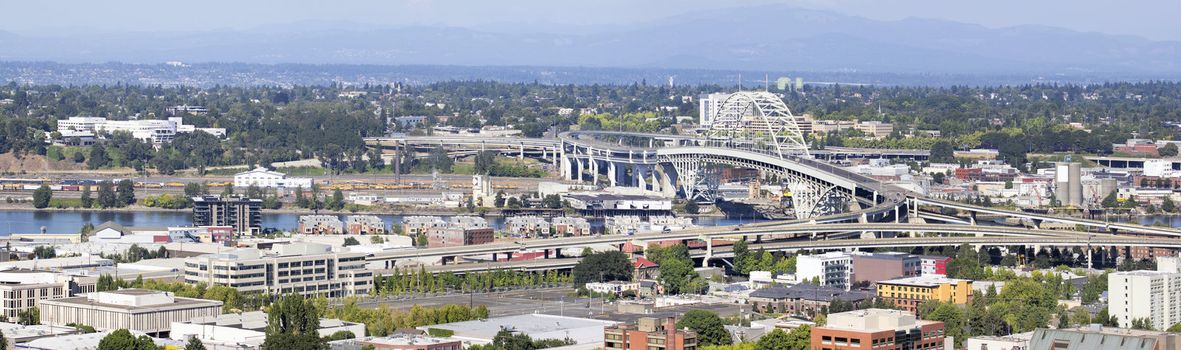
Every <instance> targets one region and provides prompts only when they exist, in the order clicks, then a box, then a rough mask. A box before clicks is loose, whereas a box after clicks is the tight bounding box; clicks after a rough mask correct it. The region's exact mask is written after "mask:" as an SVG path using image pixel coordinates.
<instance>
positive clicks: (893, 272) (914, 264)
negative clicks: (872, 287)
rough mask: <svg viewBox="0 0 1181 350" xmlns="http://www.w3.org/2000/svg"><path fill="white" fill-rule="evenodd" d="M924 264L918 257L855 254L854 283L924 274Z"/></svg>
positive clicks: (892, 253) (895, 254)
mask: <svg viewBox="0 0 1181 350" xmlns="http://www.w3.org/2000/svg"><path fill="white" fill-rule="evenodd" d="M922 267H923V262H922V259H920V258H919V257H918V256H917V255H911V254H905V253H896V252H887V253H859V254H853V277H852V278H853V281H854V282H856V283H862V282H866V283H872V282H877V281H881V280H889V279H895V278H902V277H914V276H918V275H920V274H922Z"/></svg>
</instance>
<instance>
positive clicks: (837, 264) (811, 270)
mask: <svg viewBox="0 0 1181 350" xmlns="http://www.w3.org/2000/svg"><path fill="white" fill-rule="evenodd" d="M852 275H853V257H852V256H850V255H849V254H845V253H842V252H828V253H824V254H817V255H800V256H799V257H797V258H796V278H797V279H799V280H800V281H812V280H815V281H817V282H819V284H820V285H822V286H833V287H836V288H842V289H845V290H848V289H849V287H850V286H851V285H852V283H851V282H852V281H851V278H852Z"/></svg>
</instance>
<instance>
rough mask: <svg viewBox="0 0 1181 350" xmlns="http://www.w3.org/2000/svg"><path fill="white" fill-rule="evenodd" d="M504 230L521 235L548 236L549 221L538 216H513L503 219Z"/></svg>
mask: <svg viewBox="0 0 1181 350" xmlns="http://www.w3.org/2000/svg"><path fill="white" fill-rule="evenodd" d="M504 227H505V230H506V231H508V232H509V233H510V234H513V235H515V236H521V237H539V236H549V234H550V223H549V221H545V218H542V217H538V216H514V217H510V218H508V219H505V221H504Z"/></svg>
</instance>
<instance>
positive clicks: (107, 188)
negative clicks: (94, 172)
mask: <svg viewBox="0 0 1181 350" xmlns="http://www.w3.org/2000/svg"><path fill="white" fill-rule="evenodd" d="M98 205H99V206H100V207H103V208H104V209H105V208H115V207H122V205H120V204H119V201H118V198H117V197H116V196H115V184H114V183H111V182H110V181H102V182H99V183H98Z"/></svg>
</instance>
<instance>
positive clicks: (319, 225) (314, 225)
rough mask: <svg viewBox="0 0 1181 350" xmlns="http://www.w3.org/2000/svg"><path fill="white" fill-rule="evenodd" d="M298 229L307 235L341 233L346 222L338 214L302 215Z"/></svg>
mask: <svg viewBox="0 0 1181 350" xmlns="http://www.w3.org/2000/svg"><path fill="white" fill-rule="evenodd" d="M298 229H299V233H302V234H305V235H339V234H341V233H344V223H343V222H341V221H340V218H338V217H336V215H300V217H299V228H298Z"/></svg>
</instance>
